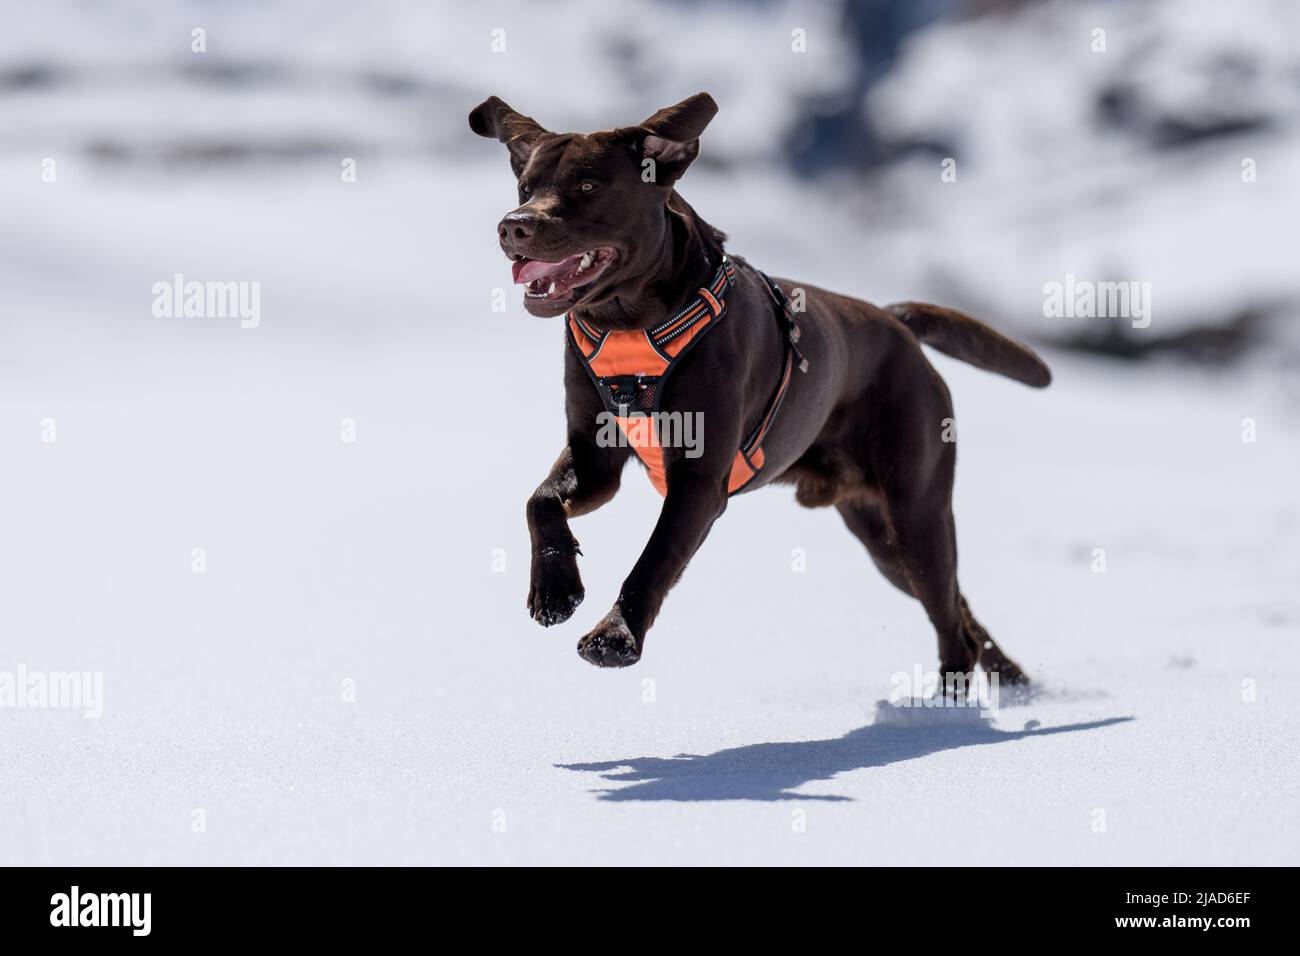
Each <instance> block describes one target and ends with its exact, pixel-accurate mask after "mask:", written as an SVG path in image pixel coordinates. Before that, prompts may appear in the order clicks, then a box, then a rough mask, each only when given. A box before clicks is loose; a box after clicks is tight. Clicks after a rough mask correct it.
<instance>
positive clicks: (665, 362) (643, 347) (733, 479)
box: [567, 256, 794, 495]
mask: <svg viewBox="0 0 1300 956" xmlns="http://www.w3.org/2000/svg"><path fill="white" fill-rule="evenodd" d="M760 275H761V273H760ZM763 280H764V281H765V282H770V280H768V279H767V277H766V276H763ZM735 281H736V271H735V268H734V266H733V265H732V262H731V259H730V258H729V257H727V256H724V257H723V259H722V265H721V266H719V268H718V273H717V275H716V276H714V279H713V281H712V282H711V283H709V285H708V287H707V288H705V287H702V288H700V289H699V290H698V291H697V293H696V297H695V299H694V300H693V301H691V302H690V303H688V304H687V305H686V306H685V308H683V309H682V310H681V311H679V312H678V313H677V314H676V315H674V316H673V317H672V318H670V319H668V320H667V321H666V322H664V323H662V324H661V325H659V326H657V327H655V328H653V329H650V330H644V329H635V330H609V331H602V330H600V329H596V328H594V327H593V326H591V325H589V324H588V323H586V322H584V321H582V320H581V319H578V318H576V317H574V316H572V315H570V316H569V321H568V323H567V324H568V329H569V336H570V338H571V339H572V341H573V344H574V348H575V349H576V350H577V353H578V355H579V357H580V358H581V359H582V363H583V365H584V366H585V367H586V369H587V373H588V374H589V375H590V376H591V378H592V380H593V382H594V383H595V385H596V389H597V391H598V392H599V393H600V397H601V401H602V402H603V403H604V405H605V407H606V409H607V410H609V411H611V412H613V413H614V420H615V421H616V422H617V423H618V427H619V430H620V431H621V432H622V433H623V436H624V437H625V438H626V439H627V443H628V447H630V448H631V449H632V450H633V451H634V452H636V455H637V457H638V458H640V459H641V461H642V463H643V464H644V465H645V467H646V472H647V473H648V475H649V477H650V482H651V484H653V485H654V487H655V488H656V490H658V492H659V493H660V494H661V495H666V494H667V493H668V480H667V471H666V468H665V464H664V449H663V446H662V445H661V444H660V442H659V430H658V423H657V421H656V419H655V418H654V417H652V414H646V413H645V410H644V409H640V408H638V409H637V411H639V412H642V413H641V414H627V413H628V412H629V410H630V409H631V406H630V405H617V404H615V400H614V389H615V387H616V386H615V384H614V383H613V382H611V381H610V380H611V379H628V378H633V379H635V383H634V384H635V387H636V389H637V391H636V392H634V393H633V395H632V398H633V400H634V401H639V395H640V394H641V393H642V391H643V390H644V389H646V388H653V389H654V390H655V391H654V402H653V405H652V408H651V410H650V411H651V413H653V412H658V411H659V402H660V397H661V395H660V393H661V390H662V387H663V383H664V380H665V379H666V378H667V377H668V375H669V373H670V372H671V371H672V369H673V367H674V366H675V365H676V364H677V360H678V359H679V358H680V357H681V356H682V354H683V353H684V352H685V350H686V348H687V347H688V346H689V345H690V343H691V342H693V341H695V339H697V338H698V337H699V336H700V335H702V334H703V333H704V332H706V331H708V330H709V329H710V328H711V327H712V326H713V324H714V323H715V322H717V321H718V320H719V319H721V318H722V317H723V316H724V315H725V314H726V312H727V303H726V298H725V293H726V290H727V288H728V287H729V286H731V285H732V284H734V283H735ZM769 292H771V289H770V288H769ZM782 314H783V315H784V312H783V313H782ZM783 338H784V335H783ZM583 340H585V341H586V342H588V343H589V344H590V346H591V347H590V348H584V347H583V345H582V341H583ZM793 369H794V352H793V349H792V347H791V345H790V344H789V343H787V346H786V348H785V363H784V368H783V369H782V373H781V382H780V384H779V385H778V386H777V390H776V393H775V394H774V395H773V396H772V398H771V399H770V400H769V402H768V406H767V409H766V410H765V411H764V413H763V417H762V419H761V420H760V421H759V424H758V427H757V428H755V429H754V431H753V432H752V433H751V434H750V436H749V438H748V439H747V440H746V441H745V442H744V444H742V445H741V447H740V449H739V450H737V452H736V457H735V458H734V459H733V460H732V463H731V473H730V475H729V476H728V478H727V493H728V494H734V493H735V492H737V491H739V490H740V489H741V488H743V487H744V486H745V485H747V484H749V482H750V481H752V480H753V478H754V476H755V475H757V474H758V473H759V472H760V471H761V470H762V468H763V463H764V458H765V456H764V454H763V448H762V444H763V439H764V438H766V437H767V433H768V431H769V430H770V429H771V427H772V423H773V421H775V419H776V413H777V411H778V409H779V408H780V407H781V401H782V399H783V398H784V397H785V393H786V390H787V389H788V388H789V385H790V378H791V373H792V371H793ZM643 379H644V380H645V381H642V380H643ZM621 394H622V389H621V388H620V396H621Z"/></svg>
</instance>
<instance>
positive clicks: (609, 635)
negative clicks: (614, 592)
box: [578, 609, 641, 667]
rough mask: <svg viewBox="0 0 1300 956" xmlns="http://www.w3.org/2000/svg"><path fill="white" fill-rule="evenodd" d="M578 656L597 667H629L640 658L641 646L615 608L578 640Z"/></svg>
mask: <svg viewBox="0 0 1300 956" xmlns="http://www.w3.org/2000/svg"><path fill="white" fill-rule="evenodd" d="M578 656H579V657H581V658H582V659H583V660H584V661H586V662H587V663H589V664H595V665H596V666H597V667H629V666H631V665H632V664H635V663H636V662H637V661H639V660H640V659H641V647H640V642H639V641H638V640H637V639H636V636H635V635H633V633H632V630H631V628H629V627H628V626H627V624H626V623H625V622H624V621H623V615H622V614H620V613H619V612H618V610H617V609H615V610H613V611H611V612H610V613H609V615H608V616H607V617H606V618H605V620H603V621H601V622H600V623H599V624H597V625H596V627H595V628H594V629H593V630H592V631H591V633H589V634H587V635H586V636H585V637H583V639H582V640H580V641H578Z"/></svg>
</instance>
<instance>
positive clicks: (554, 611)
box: [528, 588, 586, 627]
mask: <svg viewBox="0 0 1300 956" xmlns="http://www.w3.org/2000/svg"><path fill="white" fill-rule="evenodd" d="M584 597H586V592H585V591H584V590H583V589H582V588H579V589H578V590H577V591H576V592H562V593H555V592H549V593H544V592H541V591H537V590H535V591H533V593H532V594H531V595H529V598H528V616H529V617H531V618H532V619H533V620H534V621H536V622H537V623H538V624H540V625H542V627H550V626H551V625H552V624H563V623H564V622H565V621H567V620H568V619H569V618H571V617H573V612H574V611H576V610H577V609H578V605H579V604H581V603H582V599H583V598H584Z"/></svg>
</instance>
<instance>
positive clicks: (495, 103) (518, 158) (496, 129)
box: [469, 96, 547, 177]
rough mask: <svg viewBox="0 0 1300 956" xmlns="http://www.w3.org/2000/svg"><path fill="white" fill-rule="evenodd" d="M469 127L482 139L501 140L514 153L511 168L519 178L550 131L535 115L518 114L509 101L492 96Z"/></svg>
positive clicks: (474, 112)
mask: <svg viewBox="0 0 1300 956" xmlns="http://www.w3.org/2000/svg"><path fill="white" fill-rule="evenodd" d="M469 128H470V129H472V130H473V131H474V132H476V133H478V134H479V135H480V136H487V137H488V138H490V139H496V140H500V141H501V142H503V143H505V144H506V149H508V150H509V151H510V168H511V169H513V170H514V171H515V176H516V177H517V176H518V175H519V174H520V173H522V172H523V171H524V167H525V166H526V165H528V157H529V156H531V155H532V152H533V147H534V146H536V145H537V140H538V138H539V137H541V136H544V135H546V132H547V131H546V130H545V129H543V128H542V126H541V125H540V124H539V123H538V122H537V121H536V120H534V119H533V118H532V117H531V116H524V115H522V114H520V113H516V112H515V111H514V110H512V109H511V108H510V107H509V106H508V105H507V104H506V103H505V102H503V101H502V100H501V99H499V98H498V97H495V96H489V97H488V98H487V99H485V100H484V101H483V102H482V103H480V104H479V105H478V106H476V107H474V109H473V110H472V111H471V112H470V114H469Z"/></svg>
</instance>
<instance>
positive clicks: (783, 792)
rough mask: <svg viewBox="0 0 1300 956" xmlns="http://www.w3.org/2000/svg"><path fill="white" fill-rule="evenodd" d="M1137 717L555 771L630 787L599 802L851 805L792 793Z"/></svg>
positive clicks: (910, 730)
mask: <svg viewBox="0 0 1300 956" xmlns="http://www.w3.org/2000/svg"><path fill="white" fill-rule="evenodd" d="M1133 719H1134V718H1132V717H1110V718H1107V719H1105V720H1093V721H1088V722H1087V723H1079V724H1064V725H1062V726H1058V727H1038V726H1036V722H1034V721H1031V722H1030V723H1029V724H1026V726H1025V729H1023V730H1016V731H1007V730H997V729H996V728H994V727H993V726H992V724H991V722H990V721H988V720H984V719H977V720H970V721H967V720H963V721H959V722H953V723H945V722H935V723H923V724H913V725H908V724H906V723H904V724H901V725H898V724H891V723H889V722H884V721H882V720H881V716H880V714H879V713H878V715H877V719H876V722H875V723H873V724H869V725H867V726H865V727H859V728H857V729H856V730H851V731H849V732H848V733H847V734H845V735H844V736H843V737H833V738H831V739H829V740H796V741H788V742H785V741H779V742H773V743H765V744H749V745H748V746H745V747H733V748H731V749H730V750H719V751H718V752H717V753H712V754H707V755H704V756H699V755H696V754H679V755H677V756H676V757H669V758H664V757H633V758H630V759H627V760H609V761H602V762H600V763H570V764H556V766H557V767H560V768H563V769H565V770H582V771H587V772H590V773H598V774H600V775H601V777H602V778H603V779H605V780H609V781H612V782H614V783H619V784H626V786H622V787H618V788H603V789H598V790H596V791H595V792H597V793H599V794H600V799H602V800H676V801H707V800H825V801H848V800H852V799H853V798H852V797H842V796H831V795H814V794H802V793H794V792H792V791H794V790H795V789H797V788H798V787H801V786H803V785H804V784H806V783H810V782H811V781H813V780H829V779H831V778H832V777H834V776H835V775H836V774H839V773H847V772H848V771H850V770H865V769H867V768H870V767H883V766H885V765H887V764H891V763H899V762H900V761H904V760H914V759H915V758H917V757H924V756H926V755H927V754H932V753H938V752H940V751H944V750H957V749H959V748H961V747H980V746H988V745H992V744H1000V743H1008V742H1010V741H1013V740H1025V739H1027V738H1032V737H1048V736H1052V735H1055V734H1071V733H1077V732H1080V731H1085V730H1096V729H1098V728H1100V727H1109V726H1111V725H1113V724H1122V723H1125V722H1127V721H1130V720H1133Z"/></svg>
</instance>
